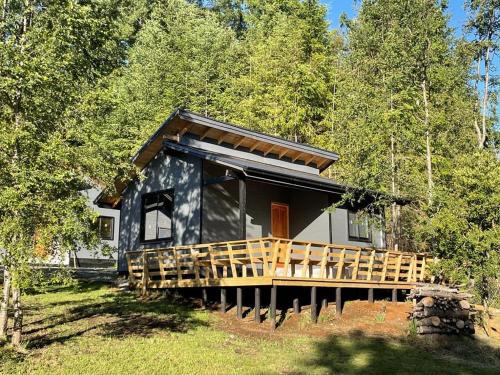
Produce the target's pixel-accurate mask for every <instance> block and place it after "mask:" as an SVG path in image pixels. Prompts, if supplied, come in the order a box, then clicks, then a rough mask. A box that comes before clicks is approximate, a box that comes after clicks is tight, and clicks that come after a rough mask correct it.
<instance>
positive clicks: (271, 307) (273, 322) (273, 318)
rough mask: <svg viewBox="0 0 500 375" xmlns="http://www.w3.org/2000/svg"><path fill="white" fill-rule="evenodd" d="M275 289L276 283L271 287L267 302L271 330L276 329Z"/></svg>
mask: <svg viewBox="0 0 500 375" xmlns="http://www.w3.org/2000/svg"><path fill="white" fill-rule="evenodd" d="M277 289H278V287H277V286H276V285H273V286H272V287H271V303H270V304H269V315H270V318H271V330H273V331H274V330H275V329H276V298H277Z"/></svg>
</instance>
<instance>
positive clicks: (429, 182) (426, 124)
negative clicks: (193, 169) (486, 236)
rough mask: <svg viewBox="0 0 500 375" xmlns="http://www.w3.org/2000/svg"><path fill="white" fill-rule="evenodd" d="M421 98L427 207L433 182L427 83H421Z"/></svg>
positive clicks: (430, 202) (430, 200)
mask: <svg viewBox="0 0 500 375" xmlns="http://www.w3.org/2000/svg"><path fill="white" fill-rule="evenodd" d="M422 98H423V101H424V129H425V150H426V152H425V160H426V169H427V199H428V203H429V206H430V205H432V191H433V190H434V182H433V179H432V151H431V132H430V127H429V122H430V121H429V102H428V100H427V82H426V81H425V79H424V80H423V81H422Z"/></svg>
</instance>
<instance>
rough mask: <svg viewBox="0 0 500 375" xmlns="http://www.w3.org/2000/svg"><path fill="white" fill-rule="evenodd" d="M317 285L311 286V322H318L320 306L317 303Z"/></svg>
mask: <svg viewBox="0 0 500 375" xmlns="http://www.w3.org/2000/svg"><path fill="white" fill-rule="evenodd" d="M316 294H317V293H316V287H315V286H312V287H311V322H313V323H317V322H318V308H317V305H316Z"/></svg>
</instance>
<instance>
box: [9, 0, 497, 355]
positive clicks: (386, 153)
mask: <svg viewBox="0 0 500 375" xmlns="http://www.w3.org/2000/svg"><path fill="white" fill-rule="evenodd" d="M2 4H3V5H2V13H1V20H0V35H1V37H0V77H1V79H0V249H1V254H0V256H1V260H0V262H1V264H2V265H3V266H4V267H5V271H4V298H3V300H2V306H1V313H0V323H1V324H0V335H1V336H5V334H6V328H7V327H6V324H7V321H6V314H7V303H8V301H9V288H12V305H13V309H14V327H13V337H12V340H13V343H14V345H15V344H16V343H17V344H19V343H20V341H21V332H22V314H23V307H22V304H21V296H22V293H23V291H25V290H29V289H30V288H33V287H34V286H36V285H40V284H43V283H47V282H49V281H47V280H45V278H44V276H43V275H42V274H41V273H40V272H38V271H37V269H35V268H34V267H33V263H32V260H33V258H35V257H37V256H39V255H42V254H44V253H45V252H47V251H50V252H51V255H54V254H61V253H63V252H67V251H68V250H69V249H71V248H72V247H73V246H74V244H75V243H85V244H88V245H89V246H91V245H96V244H97V243H98V238H97V235H96V233H95V230H94V226H93V222H94V221H95V219H96V217H95V213H93V212H92V211H91V210H90V209H89V207H88V206H87V203H86V201H85V199H84V197H82V196H81V195H80V194H79V193H78V192H79V191H81V190H83V189H85V188H87V187H89V186H113V181H114V179H115V178H116V176H125V175H127V174H128V173H130V172H131V169H132V166H131V163H130V157H131V156H132V155H133V154H134V153H135V152H136V151H137V149H138V147H139V146H140V145H141V144H142V143H143V142H144V141H145V140H146V139H147V138H148V137H149V135H150V134H152V133H153V132H154V130H156V128H157V127H158V126H159V125H160V124H161V123H162V122H163V121H164V120H165V119H166V118H167V117H168V115H169V114H170V113H171V112H172V111H173V110H175V109H176V108H186V109H189V110H191V111H195V112H198V113H201V114H204V115H207V116H210V117H213V118H216V119H219V120H224V121H228V122H232V123H235V124H238V125H241V126H244V127H248V128H250V129H254V130H259V131H263V132H266V133H269V134H274V135H277V136H280V137H284V138H286V139H289V140H293V141H298V142H304V143H308V144H311V145H316V146H318V147H322V148H325V149H328V150H332V151H335V152H337V153H338V154H339V155H340V160H339V161H338V162H336V163H334V164H333V165H332V166H331V167H330V168H329V169H328V170H327V171H326V172H325V175H326V176H327V177H330V178H332V179H334V180H336V181H339V182H342V183H345V184H348V185H351V186H354V187H363V188H368V189H373V190H377V191H380V192H382V193H386V194H387V196H397V197H402V198H405V199H407V200H408V201H409V204H407V205H405V206H403V207H400V206H397V205H395V204H391V203H390V202H387V201H386V202H383V201H382V202H379V204H380V205H382V207H384V209H385V210H386V218H387V220H386V223H385V224H386V226H387V228H386V230H387V236H388V243H389V245H390V248H393V249H404V250H407V251H416V252H424V251H426V252H430V253H432V254H433V255H434V256H436V257H439V258H440V259H441V261H440V262H439V263H438V265H437V266H436V267H435V269H434V270H433V272H434V273H435V274H436V275H438V276H441V277H446V278H447V279H449V280H451V281H452V282H453V283H455V284H458V285H463V286H464V287H466V288H468V289H469V290H471V291H472V292H473V293H474V296H475V300H476V302H478V303H481V304H483V305H484V306H485V308H487V307H488V306H498V304H499V303H500V283H499V275H500V223H499V221H500V160H499V155H500V127H499V123H498V113H497V110H498V108H499V107H498V88H499V83H500V81H499V76H498V74H497V72H496V71H495V66H494V64H493V62H494V59H495V58H498V51H499V47H500V44H499V35H500V1H498V0H465V2H464V4H463V6H464V7H465V9H466V12H467V20H466V22H465V23H464V24H463V25H462V28H463V30H459V32H456V30H454V29H453V28H452V27H451V26H450V19H449V15H448V13H447V1H445V0H363V1H359V4H358V6H359V12H358V14H357V16H356V17H355V18H352V19H350V18H348V17H347V16H345V15H344V16H342V17H341V22H340V24H341V26H340V28H338V29H334V28H331V27H330V25H329V23H328V21H327V17H326V8H325V6H324V5H322V4H321V2H320V1H318V0H280V1H278V0H267V1H266V0H213V1H203V0H200V1H184V0H167V1H156V0H140V1H133V0H99V1H91V0H79V1H74V0H58V1H44V0H38V1H34V0H5V1H3V3H2ZM345 199H352V197H350V196H346V197H345ZM332 209H334V208H332ZM47 249H50V250H47ZM54 277H58V278H60V279H61V280H62V279H64V278H65V274H64V272H63V271H61V274H57V275H55V276H54ZM6 293H7V294H6Z"/></svg>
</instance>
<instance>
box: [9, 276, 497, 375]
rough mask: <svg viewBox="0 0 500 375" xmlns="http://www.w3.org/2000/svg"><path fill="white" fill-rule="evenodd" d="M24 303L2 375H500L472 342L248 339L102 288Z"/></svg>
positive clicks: (196, 313)
mask: <svg viewBox="0 0 500 375" xmlns="http://www.w3.org/2000/svg"><path fill="white" fill-rule="evenodd" d="M24 301H25V303H26V304H27V311H26V319H25V320H26V327H25V329H26V336H25V340H26V341H25V344H24V345H25V348H26V350H25V352H23V353H18V352H15V351H13V350H12V349H10V348H8V347H3V348H0V373H2V374H23V375H24V374H92V375H98V374H197V375H200V374H216V373H218V374H336V373H338V374H415V373H423V374H424V373H425V374H426V373H439V374H476V373H477V374H498V373H500V372H499V370H500V368H499V367H498V364H499V363H500V360H499V355H498V352H495V351H494V350H493V349H488V348H485V347H484V346H481V345H480V344H479V343H477V342H475V341H473V340H459V341H453V342H451V343H448V344H445V345H444V347H443V344H442V343H439V344H438V345H431V346H430V347H427V346H425V345H423V343H421V342H419V341H411V340H409V339H406V338H403V339H400V340H396V339H384V338H369V337H366V336H364V335H363V334H362V333H361V332H354V333H352V334H351V335H348V336H336V335H331V336H328V337H327V338H314V337H309V336H307V335H303V334H300V335H299V334H297V335H294V336H291V335H287V336H285V335H280V334H279V331H278V333H277V334H275V335H274V337H273V336H270V335H269V334H263V335H262V337H252V336H249V335H245V336H243V335H241V336H240V335H235V334H231V333H228V332H225V331H224V330H223V329H221V328H216V327H220V326H223V324H221V322H218V321H217V319H218V318H217V317H216V314H212V313H210V312H205V311H202V310H199V309H195V308H192V307H189V306H187V305H182V304H180V303H178V302H175V301H172V298H170V299H165V298H163V297H157V298H150V299H147V300H144V299H140V298H139V297H137V296H136V295H135V294H132V293H121V292H118V291H116V290H114V289H110V288H108V287H106V286H103V285H98V284H80V285H78V286H76V287H66V288H57V289H54V290H51V291H50V292H47V293H44V294H36V295H28V296H25V297H24ZM245 324H250V323H245ZM254 336H255V335H254ZM438 347H439V348H440V349H439V350H438V349H436V348H438ZM472 360H474V361H473V362H472Z"/></svg>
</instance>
